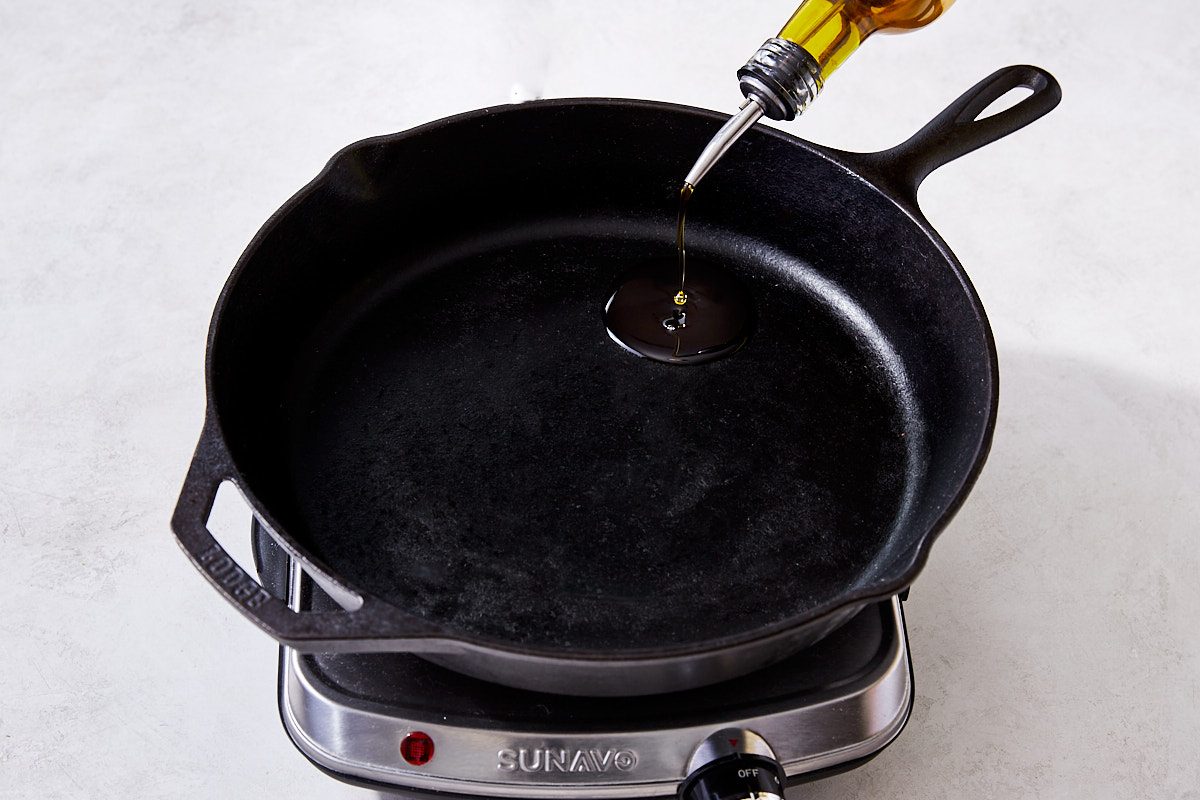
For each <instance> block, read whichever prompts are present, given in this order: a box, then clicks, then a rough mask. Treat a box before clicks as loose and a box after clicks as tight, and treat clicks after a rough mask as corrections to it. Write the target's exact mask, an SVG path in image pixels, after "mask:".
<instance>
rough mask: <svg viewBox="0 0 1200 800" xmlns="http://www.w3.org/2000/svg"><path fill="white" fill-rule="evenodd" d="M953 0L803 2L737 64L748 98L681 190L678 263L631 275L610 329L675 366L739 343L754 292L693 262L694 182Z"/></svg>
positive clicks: (615, 297)
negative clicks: (745, 139)
mask: <svg viewBox="0 0 1200 800" xmlns="http://www.w3.org/2000/svg"><path fill="white" fill-rule="evenodd" d="M953 2H954V0H891V2H886V1H885V2H874V3H872V2H864V0H805V2H804V3H803V4H801V5H800V7H799V8H797V9H796V12H795V13H794V14H792V16H791V19H789V20H788V21H787V24H786V25H784V26H783V29H782V30H780V31H779V35H778V36H776V37H774V38H772V39H768V40H767V41H766V42H764V43H763V45H762V47H760V48H759V49H758V51H757V52H756V53H755V54H754V55H753V57H751V59H750V60H749V61H748V62H746V65H745V66H744V67H742V68H741V69H740V70H738V73H737V74H738V82H739V84H740V87H741V90H742V94H743V95H744V96H745V98H746V100H745V102H744V103H743V104H742V107H741V110H740V111H739V112H738V113H737V114H735V115H733V116H732V117H730V118H729V121H728V122H726V123H725V124H724V125H723V126H722V127H721V128H720V130H718V131H717V133H716V135H714V136H713V138H712V140H711V141H710V142H709V143H708V144H707V145H706V146H705V147H704V149H703V150H702V151H701V153H700V157H699V158H698V159H697V160H696V163H695V165H693V166H692V168H691V170H690V171H689V172H688V174H687V176H686V177H685V178H684V181H683V186H682V188H681V189H680V192H679V211H678V214H677V222H676V234H675V246H676V259H675V260H674V266H673V268H672V267H671V265H670V264H669V262H661V261H652V262H647V263H646V264H644V265H642V266H640V267H638V268H637V269H634V270H632V271H631V272H630V273H629V274H628V275H626V276H625V279H624V281H623V282H622V283H621V284H620V286H619V287H618V288H617V290H616V291H615V292H614V293H613V294H612V296H611V297H610V298H609V300H608V304H607V305H606V306H605V324H606V326H607V327H608V333H609V336H611V337H612V339H613V340H614V341H615V342H617V343H618V344H620V345H621V346H622V347H624V348H625V349H627V350H629V351H631V352H633V353H635V354H637V355H641V356H645V357H647V358H652V359H654V360H656V361H665V362H667V363H672V364H696V363H701V362H704V361H711V360H713V359H715V358H720V357H721V356H725V355H729V354H730V353H732V352H734V351H736V350H737V349H738V348H739V347H741V345H742V344H743V343H745V341H746V338H747V337H748V335H749V327H750V322H751V318H752V314H751V311H750V308H749V302H750V300H749V294H748V293H747V292H746V291H745V290H744V289H743V288H742V287H741V286H740V285H739V284H738V282H737V280H736V279H735V278H734V277H733V276H732V275H731V274H730V273H728V272H727V271H726V270H725V269H723V268H722V267H720V266H719V265H717V264H712V263H708V262H703V263H699V262H697V261H695V260H692V262H691V263H689V260H688V255H687V247H686V241H685V239H686V237H685V230H686V218H687V206H688V201H689V199H690V198H691V196H692V194H693V192H694V191H695V188H696V186H697V184H699V183H700V180H701V179H702V178H703V177H704V176H705V175H706V174H708V171H709V170H710V169H712V167H713V165H714V164H716V163H717V161H718V160H719V159H720V158H721V156H723V155H724V154H725V153H726V152H727V151H728V150H729V148H730V147H732V146H733V144H734V143H735V142H736V141H737V140H738V139H739V138H740V137H741V135H742V134H743V133H745V132H746V131H747V130H749V128H750V127H751V126H753V125H754V123H755V122H757V121H758V120H759V119H760V118H761V117H763V116H766V117H769V118H770V119H775V120H791V119H795V118H796V116H797V115H799V114H801V113H803V111H804V109H805V108H807V107H808V105H809V104H810V103H811V102H812V101H813V100H814V99H815V98H816V96H817V95H818V94H819V93H820V92H821V89H822V88H824V86H825V81H826V79H828V78H829V76H830V75H832V74H833V73H834V71H836V70H837V69H838V67H840V66H841V65H842V64H843V63H845V61H846V59H847V58H849V57H850V55H851V54H852V53H854V51H855V50H857V49H858V48H859V47H860V46H861V45H862V43H863V42H864V41H866V39H867V37H869V36H870V35H871V34H873V33H875V32H877V31H880V32H887V33H903V32H904V31H910V30H915V29H917V28H923V27H925V26H926V25H928V24H929V23H931V22H933V21H934V20H935V19H937V18H938V17H939V16H941V15H942V12H943V11H945V10H946V9H947V8H949V7H950V5H951V4H952V3H953Z"/></svg>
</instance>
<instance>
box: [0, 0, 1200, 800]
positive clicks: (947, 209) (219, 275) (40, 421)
mask: <svg viewBox="0 0 1200 800" xmlns="http://www.w3.org/2000/svg"><path fill="white" fill-rule="evenodd" d="M325 5H326V6H327V7H326V8H324V9H318V8H316V6H317V4H301V3H288V2H269V3H233V2H228V1H227V0H219V1H217V0H214V1H212V2H205V3H198V2H157V3H152V2H133V3H113V2H100V3H96V2H79V1H78V0H77V1H76V2H67V3H58V4H39V3H20V4H18V3H9V4H5V5H3V6H0V609H2V611H0V636H2V637H3V638H2V644H3V646H2V647H0V798H29V797H47V798H55V797H64V798H65V797H70V798H78V797H96V798H129V797H172V798H193V797H194V798H212V797H223V798H225V797H228V798H242V797H247V798H248V797H257V796H274V797H289V798H292V799H293V800H299V799H300V798H307V797H312V798H318V797H320V798H330V797H347V798H352V797H369V796H370V794H369V793H364V792H362V791H360V790H357V789H351V788H348V787H342V786H340V785H339V784H336V783H335V782H333V781H332V780H331V779H329V778H327V777H326V776H324V775H323V774H321V773H320V772H318V771H317V770H315V769H314V768H313V767H311V766H310V765H309V764H308V763H307V761H305V759H304V758H303V757H302V756H301V755H300V754H299V753H298V752H296V751H295V750H294V749H293V748H292V745H291V744H290V743H289V741H288V738H287V736H286V735H285V734H284V732H283V730H282V729H281V727H280V724H279V718H278V715H277V713H276V709H275V692H274V687H275V668H276V660H275V659H276V649H275V646H274V645H273V643H272V642H271V641H269V640H268V638H267V637H266V636H264V635H262V634H261V633H259V632H258V631H257V630H256V629H254V628H253V627H252V626H251V625H250V624H249V623H247V622H246V621H245V620H244V619H242V618H241V617H240V616H239V615H238V614H237V613H236V612H235V611H234V610H233V609H232V608H230V607H228V606H227V605H226V604H225V603H224V602H223V601H222V600H221V599H220V598H219V597H218V596H217V595H216V594H215V593H214V592H213V591H212V589H211V588H209V586H208V585H207V584H206V583H205V582H204V581H203V580H202V579H201V578H200V576H199V575H198V574H196V572H195V571H194V569H193V568H192V567H191V566H190V565H189V564H188V562H187V560H186V559H185V558H184V556H183V555H182V553H181V552H180V551H179V550H178V548H177V547H176V545H175V542H174V539H173V537H172V536H171V535H170V532H169V530H168V527H167V520H168V517H169V515H170V511H171V508H172V506H173V504H174V501H175V498H176V495H177V492H178V489H179V486H180V482H181V480H182V478H183V473H184V470H185V467H186V465H187V462H188V458H189V456H190V454H191V450H192V447H193V446H194V444H195V440H196V436H197V434H198V432H199V425H200V420H201V414H202V410H203V377H202V373H201V361H202V357H203V348H204V338H205V331H206V327H207V325H208V320H209V314H210V312H211V310H212V306H213V302H214V300H215V298H216V295H217V292H218V291H219V289H220V287H221V284H222V282H223V281H224V279H225V277H226V275H227V274H228V271H229V269H230V267H231V266H232V264H233V263H234V261H235V259H236V258H237V256H238V254H239V253H240V252H241V250H242V248H243V247H244V246H245V245H246V243H247V242H248V241H249V239H250V237H251V236H252V235H253V233H254V232H255V230H256V229H257V228H258V227H259V225H260V224H261V223H262V222H263V221H264V220H265V219H266V218H267V216H268V215H270V213H271V212H272V211H273V210H274V209H275V208H276V207H277V206H279V205H280V204H281V203H282V202H283V201H284V200H285V199H286V198H287V197H288V196H289V195H290V194H291V193H292V192H293V191H294V190H295V189H297V188H298V187H299V186H301V185H302V184H303V183H305V182H306V181H307V180H308V179H309V178H310V177H311V176H312V175H314V174H315V173H316V172H317V171H318V170H319V169H320V168H321V166H322V165H323V163H324V162H325V160H326V159H327V158H328V157H329V155H331V154H332V153H333V152H334V151H335V150H337V149H338V148H339V147H341V146H342V145H344V144H346V143H348V142H351V141H353V140H356V139H359V138H362V137H365V136H368V135H373V134H378V133H385V132H391V131H396V130H401V129H404V128H408V127H411V126H413V125H415V124H417V123H420V122H425V121H428V120H431V119H435V118H437V117H440V116H444V115H447V114H450V113H453V112H457V111H462V110H467V109H471V108H475V107H478V106H483V105H491V104H495V103H497V102H504V101H507V99H508V98H509V95H510V91H511V90H512V87H513V85H514V84H518V83H519V84H521V85H522V86H523V87H524V91H525V92H526V93H528V94H535V93H537V94H542V95H544V96H547V97H555V96H572V95H608V96H629V97H646V98H656V99H664V100H672V101H676V102H682V103H689V104H694V105H699V106H705V107H710V108H718V109H729V110H732V109H733V108H734V107H735V106H736V102H737V101H738V100H739V97H738V93H737V89H736V85H735V80H734V77H733V72H734V70H735V69H736V68H737V67H738V66H739V65H740V64H741V63H742V62H743V61H744V60H745V58H746V57H747V56H748V55H749V54H750V53H751V52H752V51H753V50H754V48H755V47H757V45H758V44H759V43H760V42H761V40H763V39H764V38H766V37H767V36H769V35H771V34H772V33H773V32H774V31H775V30H776V29H777V28H778V26H779V25H780V24H781V23H782V21H783V20H784V19H786V17H787V15H788V14H789V13H790V11H791V5H790V3H789V2H787V1H786V0H783V1H781V0H763V1H762V2H756V3H717V2H711V1H709V0H705V1H704V2H701V1H700V0H687V2H683V1H682V0H677V1H673V2H656V3H645V2H632V1H630V0H618V1H615V2H614V1H610V2H604V3H579V2H566V0H558V1H552V0H542V1H541V2H538V1H536V0H530V1H529V2H505V3H500V2H495V3H486V4H485V3H471V2H439V3H424V2H423V3H416V2H356V3H342V4H325ZM1190 9H1191V6H1190V5H1188V4H1185V3H1183V2H1182V0H1167V1H1166V2H1160V3H1145V4H1132V5H1131V4H1128V3H1117V2H1114V1H1112V0H1096V2H1091V3H1086V4H1085V3H1046V2H1035V0H1009V1H1008V2H1003V3H1000V2H992V3H983V2H962V3H959V4H958V6H956V7H955V8H954V9H952V10H951V11H950V12H949V13H948V14H947V16H946V17H945V19H943V20H941V21H939V22H938V23H937V24H935V25H934V26H932V27H931V28H929V29H928V30H925V31H922V32H919V33H917V34H914V35H912V36H908V37H888V38H884V37H879V38H878V39H875V40H872V41H871V42H870V43H869V44H868V45H867V46H866V48H865V49H864V50H863V52H862V53H860V54H858V55H857V56H856V57H855V58H854V59H852V60H851V61H850V62H849V63H848V65H847V66H846V67H845V68H844V69H843V70H842V72H840V73H839V74H838V75H837V76H836V77H835V78H834V79H833V80H832V81H831V82H830V83H829V85H828V86H827V87H826V92H825V95H824V96H823V97H822V98H821V99H820V101H819V102H818V103H817V105H816V106H815V107H814V108H813V110H812V111H811V112H810V114H808V115H806V116H805V117H804V118H803V119H802V120H800V121H798V122H796V123H792V124H790V125H788V126H787V129H788V130H790V131H792V132H794V133H796V134H797V135H801V136H804V137H806V138H810V139H813V140H815V141H818V142H822V143H826V144H831V145H834V146H838V147H843V148H847V149H879V148H883V147H885V146H889V145H891V144H894V143H896V142H898V141H900V140H901V139H903V138H904V137H906V136H907V135H908V134H909V133H911V132H912V131H913V130H915V129H916V128H918V127H919V126H920V125H922V124H923V123H924V122H925V121H926V120H927V119H929V118H930V117H931V116H932V115H933V114H934V113H936V112H937V111H939V110H940V109H941V108H942V107H943V106H944V105H945V104H946V103H948V102H949V101H950V100H952V99H953V98H954V97H956V96H957V95H958V94H959V93H960V92H961V91H962V90H964V89H966V88H967V87H968V86H970V85H971V84H973V83H974V82H975V81H977V80H978V79H979V78H982V77H983V76H985V75H987V74H989V73H990V72H991V71H993V70H994V69H996V68H997V67H1000V66H1003V65H1006V64H1010V63H1021V62H1027V63H1034V64H1038V65H1040V66H1044V67H1046V68H1047V69H1049V70H1050V71H1051V72H1054V73H1055V74H1056V75H1057V77H1058V78H1059V79H1060V81H1061V82H1062V85H1063V90H1064V95H1065V99H1064V102H1063V104H1062V106H1061V107H1060V108H1059V109H1058V110H1057V111H1055V112H1054V113H1053V114H1051V115H1050V116H1049V117H1048V118H1046V119H1045V120H1043V121H1041V122H1039V123H1037V124H1035V125H1034V126H1032V127H1030V128H1029V129H1027V130H1025V131H1023V132H1021V133H1018V134H1016V135H1014V136H1012V137H1011V138H1009V139H1006V140H1004V141H1003V142H999V143H997V144H995V145H992V146H990V147H988V148H986V149H984V150H982V151H980V152H978V153H975V154H973V155H971V156H969V157H967V158H964V159H963V160H962V161H959V162H956V163H954V164H952V165H950V166H948V167H945V168H944V169H942V170H941V171H939V172H938V173H937V174H935V175H934V176H933V177H932V178H930V180H929V181H928V182H927V184H926V186H925V188H924V190H923V192H922V196H921V202H922V205H923V207H924V209H925V210H926V212H927V214H928V216H929V218H930V219H931V220H932V221H933V222H934V224H935V225H936V226H937V227H938V228H939V229H940V231H941V232H942V234H943V235H944V236H945V238H946V240H947V241H948V242H949V243H950V245H951V246H952V247H953V248H954V249H955V251H956V252H957V253H958V255H959V257H960V258H961V260H962V262H963V263H964V264H965V265H966V267H967V269H968V271H969V272H970V274H971V276H972V278H973V280H974V281H975V284H976V286H977V288H978V289H979V293H980V294H981V296H982V297H983V299H984V302H985V304H986V305H987V308H988V310H989V314H990V317H991V320H992V323H993V326H994V328H995V333H996V337H997V340H998V342H999V347H1000V361H1001V370H1002V376H1003V380H1002V401H1001V408H1000V422H999V427H998V429H997V431H996V438H995V448H994V450H993V453H992V456H991V460H990V462H989V464H988V466H987V468H986V470H985V471H984V473H983V477H982V479H981V480H980V481H979V484H978V486H977V488H976V489H975V491H974V494H973V495H972V496H971V498H970V499H969V501H968V502H967V505H966V506H965V508H964V509H963V510H962V512H961V513H960V514H959V515H958V517H957V519H956V520H955V522H954V523H953V525H952V526H951V528H950V529H949V530H948V531H947V532H946V533H945V534H944V536H943V537H942V538H941V539H940V540H939V542H938V544H937V546H936V547H935V548H934V551H933V557H932V559H931V561H930V563H929V566H928V568H927V569H926V571H925V572H924V574H923V575H922V576H921V578H920V580H919V581H918V583H917V585H916V587H915V588H914V590H913V593H912V599H911V602H910V603H909V604H908V622H909V632H910V635H911V641H912V647H913V660H914V665H915V668H916V681H917V683H916V686H917V699H916V707H915V710H914V712H913V717H912V720H911V722H910V724H909V726H908V728H907V730H906V731H905V732H904V734H903V735H902V736H901V737H900V739H899V740H898V741H897V742H896V743H895V744H894V745H893V746H892V747H891V748H890V749H888V750H887V751H886V752H885V753H883V754H882V755H881V756H880V757H879V758H878V759H876V760H875V761H873V762H871V763H870V764H868V765H867V766H865V767H864V768H862V769H860V770H857V771H855V772H852V773H849V774H846V775H843V776H840V777H835V778H832V779H829V780H827V781H823V782H821V783H818V784H815V785H812V786H810V787H808V788H807V789H805V790H804V791H803V792H797V794H796V796H797V797H801V796H803V797H809V798H831V799H832V798H845V797H880V798H882V797H913V798H930V799H932V798H975V797H979V798H987V797H995V798H1068V797H1069V798H1103V799H1105V800H1107V799H1109V798H1126V797H1156V798H1178V799H1179V800H1182V798H1195V797H1197V794H1196V791H1197V787H1200V759H1197V758H1196V754H1197V742H1200V710H1198V706H1200V701H1198V690H1200V636H1198V634H1197V630H1200V588H1198V587H1200V538H1198V529H1200V522H1198V520H1200V323H1198V322H1197V319H1198V316H1197V310H1196V308H1197V304H1198V303H1200V263H1198V261H1200V258H1198V256H1197V253H1198V252H1200V233H1198V230H1200V226H1198V222H1200V191H1198V189H1197V186H1200V158H1198V156H1197V150H1198V148H1200V136H1198V128H1200V110H1198V107H1197V100H1198V99H1200V98H1198V97H1197V91H1196V79H1197V77H1198V76H1200V47H1198V46H1197V37H1196V35H1195V33H1194V32H1193V29H1194V26H1193V25H1192V22H1191V21H1190V17H1191V16H1192V15H1191V13H1190ZM1130 14H1136V15H1139V18H1138V19H1136V20H1134V19H1130V18H1129V15H1130ZM676 42H678V44H675V43H676ZM457 53H464V54H466V55H465V56H464V57H463V58H462V59H461V60H458V61H448V62H447V61H446V60H445V59H446V57H447V54H457ZM235 524H236V525H243V524H244V520H240V519H239V520H237V521H236V523H235Z"/></svg>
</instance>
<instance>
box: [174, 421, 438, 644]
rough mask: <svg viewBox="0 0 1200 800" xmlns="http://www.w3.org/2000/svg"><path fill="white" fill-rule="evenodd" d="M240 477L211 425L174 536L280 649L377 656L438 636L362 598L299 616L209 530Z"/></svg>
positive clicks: (192, 470) (196, 458) (190, 475)
mask: <svg viewBox="0 0 1200 800" xmlns="http://www.w3.org/2000/svg"><path fill="white" fill-rule="evenodd" d="M236 474H237V471H236V470H235V469H234V468H233V464H232V461H231V459H230V457H229V455H228V450H227V449H226V447H225V443H224V440H223V439H222V436H221V434H220V432H219V431H218V430H217V428H216V426H215V425H214V424H212V423H211V422H206V423H205V426H204V432H203V433H202V434H201V436H200V443H199V444H198V445H197V446H196V452H195V455H194V456H193V457H192V463H191V466H190V467H189V468H188V473H187V477H186V478H185V479H184V482H183V490H182V491H181V492H180V495H179V502H178V504H177V505H176V506H175V512H174V514H172V516H171V529H172V531H174V533H175V538H176V539H178V540H179V545H180V547H182V548H183V550H184V552H185V553H187V555H188V558H190V559H191V561H192V563H193V564H194V565H195V566H196V568H197V569H198V570H200V572H201V573H202V574H203V575H204V577H206V578H207V579H208V581H209V583H211V584H212V585H213V587H214V588H215V589H216V590H217V591H218V592H220V594H221V595H222V596H223V597H224V598H225V599H226V600H227V601H229V603H230V605H232V606H233V607H234V608H236V609H237V610H238V611H240V612H242V614H243V615H244V616H246V617H247V618H248V619H249V620H250V621H251V622H253V623H254V624H255V625H257V626H258V627H259V628H261V629H262V630H264V631H266V632H267V633H268V634H270V635H271V636H272V637H273V638H274V639H276V640H277V641H278V642H279V643H280V644H283V645H286V646H288V647H292V648H295V649H297V650H301V651H322V652H349V651H363V650H378V649H380V645H381V643H383V642H388V641H398V640H405V641H407V642H409V643H410V644H416V641H415V640H417V639H428V638H430V637H432V636H434V635H435V632H434V631H432V630H430V629H426V628H423V627H422V626H421V625H420V624H419V623H417V622H416V621H415V620H412V619H410V618H408V617H406V616H404V615H398V614H395V613H391V612H390V610H389V609H386V608H382V607H380V604H379V603H377V602H371V601H370V600H369V598H364V597H362V596H360V595H356V594H347V597H346V599H347V600H349V601H354V606H357V607H356V608H355V607H353V606H351V610H341V611H321V612H313V611H304V612H300V611H295V610H293V609H292V608H290V607H289V606H288V605H287V603H286V602H284V601H283V600H282V599H280V598H278V597H276V596H274V595H273V594H271V593H270V592H268V591H267V590H266V589H265V588H263V586H262V584H261V583H259V581H258V580H257V579H256V578H255V577H253V576H252V575H250V574H248V573H247V572H246V571H245V570H243V569H242V568H241V566H239V565H238V563H237V562H236V561H235V560H234V559H233V557H232V556H230V555H229V553H228V552H226V550H225V548H223V547H222V546H221V544H220V542H218V541H217V540H216V538H215V537H214V536H213V535H212V533H211V532H210V531H209V530H208V517H209V514H210V513H211V512H212V507H213V502H214V501H215V500H216V497H217V489H219V488H220V486H221V484H222V483H224V482H225V481H227V480H231V479H232V478H233V477H234V476H235V475H236ZM285 549H286V548H285ZM293 558H295V556H293ZM313 577H314V579H316V576H315V575H313ZM329 588H334V587H329ZM341 592H343V593H344V592H346V590H345V589H341ZM410 649H414V648H410Z"/></svg>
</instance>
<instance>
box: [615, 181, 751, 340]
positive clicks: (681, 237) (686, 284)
mask: <svg viewBox="0 0 1200 800" xmlns="http://www.w3.org/2000/svg"><path fill="white" fill-rule="evenodd" d="M692 191H693V189H692V186H691V184H687V183H685V184H684V185H683V188H682V189H680V192H679V213H678V216H677V217H676V222H675V250H676V257H675V261H674V262H672V261H669V260H667V259H662V260H656V261H648V262H646V263H644V264H641V265H640V266H638V267H636V268H635V269H633V270H631V271H630V272H629V273H628V274H626V275H625V276H624V277H623V278H622V280H621V283H620V285H619V286H618V287H617V290H616V291H615V292H613V294H612V296H611V297H609V299H608V303H607V304H606V305H605V307H604V324H605V327H606V328H607V329H608V335H609V336H610V337H612V340H613V341H614V342H616V343H617V344H619V345H621V346H622V347H624V348H625V349H626V350H629V351H630V352H632V353H634V354H635V355H639V356H645V357H646V358H650V359H654V360H655V361H663V362H666V363H668V364H701V363H704V362H706V361H712V360H714V359H717V358H721V357H722V356H727V355H729V354H730V353H733V352H735V351H736V350H737V349H738V348H740V347H741V346H742V345H743V344H745V343H746V338H747V337H748V336H749V332H750V322H751V314H750V296H749V294H748V293H747V292H746V290H745V289H744V288H743V287H742V285H741V284H740V283H738V281H737V279H736V278H735V277H734V276H733V275H731V274H730V273H729V272H727V271H726V270H723V269H722V268H720V267H718V266H717V265H715V264H712V263H708V262H704V261H698V260H696V259H690V260H689V258H688V255H687V246H686V237H685V230H686V222H687V205H688V200H689V199H690V198H691V196H692Z"/></svg>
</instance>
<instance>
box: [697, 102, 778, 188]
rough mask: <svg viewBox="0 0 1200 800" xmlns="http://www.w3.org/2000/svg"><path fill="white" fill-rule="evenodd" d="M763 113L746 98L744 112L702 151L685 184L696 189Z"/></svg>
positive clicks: (743, 105) (736, 116) (758, 106)
mask: <svg viewBox="0 0 1200 800" xmlns="http://www.w3.org/2000/svg"><path fill="white" fill-rule="evenodd" d="M763 113H764V112H763V107H762V106H760V105H759V104H758V102H757V101H756V100H755V99H754V98H752V97H748V98H746V102H744V103H742V110H741V111H739V112H738V113H736V114H734V115H733V116H732V117H730V118H729V119H728V120H727V121H726V122H725V124H724V125H722V126H721V129H720V130H718V131H717V133H716V135H715V136H713V138H712V139H711V140H709V142H708V144H706V145H705V146H704V149H703V150H701V151H700V157H699V158H697V159H696V163H695V164H693V165H692V168H691V169H690V170H689V171H688V174H687V177H686V178H684V179H683V182H684V183H686V184H688V185H690V186H692V187H695V185H696V184H698V183H699V182H700V179H701V178H703V177H704V176H705V175H707V174H708V171H709V170H710V169H712V168H713V165H714V164H716V163H717V161H719V160H720V158H721V156H723V155H725V153H726V152H727V151H728V150H729V148H731V147H733V143H734V142H736V141H737V140H738V139H740V138H741V136H742V134H743V133H745V132H746V131H748V130H749V129H750V126H751V125H753V124H754V123H756V122H758V120H759V119H760V118H761V117H762V115H763Z"/></svg>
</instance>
